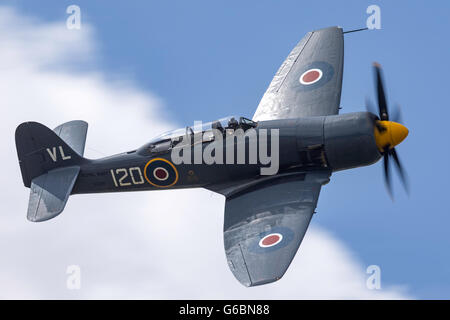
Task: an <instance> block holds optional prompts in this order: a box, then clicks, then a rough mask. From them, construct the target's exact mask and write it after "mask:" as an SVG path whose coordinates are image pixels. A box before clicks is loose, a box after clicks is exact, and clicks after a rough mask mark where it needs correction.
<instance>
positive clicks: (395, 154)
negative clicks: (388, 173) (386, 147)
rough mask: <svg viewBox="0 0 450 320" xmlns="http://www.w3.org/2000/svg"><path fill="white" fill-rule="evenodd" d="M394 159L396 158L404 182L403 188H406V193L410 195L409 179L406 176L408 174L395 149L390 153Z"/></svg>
mask: <svg viewBox="0 0 450 320" xmlns="http://www.w3.org/2000/svg"><path fill="white" fill-rule="evenodd" d="M390 153H391V155H392V157H393V158H394V162H395V164H396V165H397V169H398V173H399V175H400V178H401V180H402V184H403V187H404V188H405V191H406V193H407V194H408V195H409V182H408V178H407V176H406V172H405V171H404V170H403V167H402V165H401V163H400V159H399V158H398V155H397V152H396V151H395V148H394V149H392V150H391V151H390Z"/></svg>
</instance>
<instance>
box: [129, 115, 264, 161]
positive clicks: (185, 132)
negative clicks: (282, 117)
mask: <svg viewBox="0 0 450 320" xmlns="http://www.w3.org/2000/svg"><path fill="white" fill-rule="evenodd" d="M256 126H257V122H254V121H252V120H250V119H247V118H244V117H240V118H239V121H238V120H236V117H234V116H230V117H226V118H222V119H219V120H216V121H212V122H207V123H202V122H199V123H198V124H194V126H191V127H185V128H180V129H175V130H171V131H167V132H165V133H163V134H160V135H159V136H156V137H155V138H153V139H152V140H150V142H148V143H146V144H145V145H144V146H142V147H141V148H139V149H138V150H137V152H138V153H139V154H143V155H144V154H157V153H164V152H167V151H169V150H170V149H172V148H173V147H174V146H176V145H177V144H179V143H180V142H181V141H183V138H184V137H187V136H189V135H192V136H193V135H196V134H201V135H202V139H203V140H202V141H203V142H211V141H213V140H214V138H215V137H214V133H213V129H217V130H219V131H220V132H222V134H224V133H225V130H226V129H233V130H236V129H239V128H241V129H243V130H247V129H249V128H254V127H256Z"/></svg>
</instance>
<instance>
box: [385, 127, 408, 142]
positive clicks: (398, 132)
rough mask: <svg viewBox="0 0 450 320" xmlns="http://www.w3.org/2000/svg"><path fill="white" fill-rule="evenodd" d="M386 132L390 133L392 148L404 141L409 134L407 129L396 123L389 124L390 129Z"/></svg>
mask: <svg viewBox="0 0 450 320" xmlns="http://www.w3.org/2000/svg"><path fill="white" fill-rule="evenodd" d="M388 131H389V132H390V133H391V139H392V147H395V146H396V145H398V144H399V143H400V142H402V141H403V140H405V138H406V137H407V136H408V133H409V130H408V128H406V127H405V126H404V125H402V124H400V123H397V122H390V129H389V130H388Z"/></svg>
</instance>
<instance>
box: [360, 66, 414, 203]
mask: <svg viewBox="0 0 450 320" xmlns="http://www.w3.org/2000/svg"><path fill="white" fill-rule="evenodd" d="M373 66H374V70H375V81H376V89H377V101H378V116H379V119H375V120H374V126H375V129H374V134H375V142H376V144H377V147H378V149H379V150H380V153H381V154H382V155H383V164H384V179H385V182H386V186H387V189H388V192H389V195H390V196H391V198H392V199H393V196H392V186H391V176H390V163H389V161H390V159H391V157H392V158H393V160H394V163H395V166H396V167H397V170H398V173H399V176H400V179H401V181H402V183H403V186H404V188H405V190H406V192H407V193H408V192H409V186H408V180H407V177H406V173H405V171H404V170H403V167H402V165H401V163H400V159H399V158H398V155H397V152H396V151H395V146H396V145H398V144H399V143H400V142H402V141H403V140H404V139H405V138H406V137H407V136H408V132H409V131H408V129H407V128H406V127H405V126H404V125H402V124H400V123H399V122H400V121H401V110H400V107H399V106H397V107H396V109H395V111H394V113H393V117H392V119H393V120H394V121H390V120H389V112H388V106H387V102H386V95H385V91H384V85H383V79H382V75H381V66H380V65H379V64H378V63H376V62H375V63H374V64H373ZM366 106H367V109H368V111H369V112H372V113H374V114H377V112H376V111H375V109H374V108H373V106H372V104H371V103H370V101H369V100H367V101H366Z"/></svg>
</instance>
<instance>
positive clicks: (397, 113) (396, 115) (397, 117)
mask: <svg viewBox="0 0 450 320" xmlns="http://www.w3.org/2000/svg"><path fill="white" fill-rule="evenodd" d="M392 120H393V121H395V122H397V123H403V117H402V108H401V107H400V105H399V104H398V103H396V104H395V108H394V110H393V112H392Z"/></svg>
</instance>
